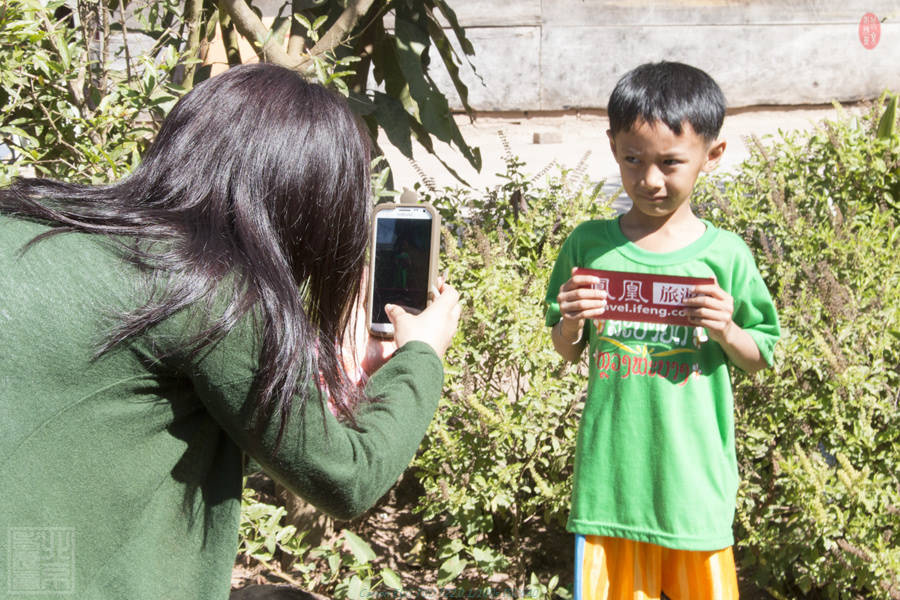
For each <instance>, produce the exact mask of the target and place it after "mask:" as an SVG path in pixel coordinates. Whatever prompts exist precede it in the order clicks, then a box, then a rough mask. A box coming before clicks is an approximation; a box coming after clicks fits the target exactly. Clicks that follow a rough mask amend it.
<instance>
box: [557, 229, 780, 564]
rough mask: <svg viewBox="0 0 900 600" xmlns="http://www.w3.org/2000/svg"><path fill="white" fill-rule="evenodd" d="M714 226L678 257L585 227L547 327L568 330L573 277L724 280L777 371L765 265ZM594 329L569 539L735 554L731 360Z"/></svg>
mask: <svg viewBox="0 0 900 600" xmlns="http://www.w3.org/2000/svg"><path fill="white" fill-rule="evenodd" d="M705 223H706V232H705V233H704V234H703V236H702V237H701V238H700V239H698V240H696V241H695V242H693V243H692V244H690V245H688V246H687V247H685V248H682V249H680V250H677V251H675V252H668V253H656V252H649V251H647V250H644V249H642V248H640V247H638V246H637V245H635V244H633V243H632V242H630V241H629V240H628V239H627V238H626V237H625V236H624V235H623V234H622V231H621V229H620V227H619V222H618V220H608V221H588V222H587V223H583V224H581V225H579V226H578V227H576V228H575V230H574V231H573V232H572V234H571V235H570V236H569V238H568V239H567V240H566V242H565V243H564V244H563V247H562V249H561V250H560V253H559V258H557V262H556V265H555V266H554V269H553V274H552V275H551V278H550V283H549V285H548V287H547V296H546V300H547V304H548V310H547V314H546V320H547V325H553V324H555V323H556V322H558V321H559V320H560V318H561V315H560V312H559V305H558V304H557V301H556V296H557V294H558V293H559V288H560V286H561V285H562V284H563V283H565V282H566V281H567V280H568V279H569V277H570V276H571V272H572V267H588V268H594V269H606V270H610V271H625V272H632V273H655V274H665V275H683V276H690V277H715V278H716V281H718V283H719V285H720V286H721V287H722V289H724V290H725V291H726V292H728V293H729V294H731V295H732V296H733V297H734V315H733V318H734V321H735V323H737V324H738V325H739V326H740V327H741V328H743V329H744V330H745V331H747V332H748V333H749V334H750V336H751V337H752V338H753V340H754V341H755V342H756V344H757V346H758V347H759V350H760V352H761V353H762V356H763V357H764V358H765V360H766V362H768V363H770V364H771V362H772V352H773V348H774V346H775V342H776V340H777V339H778V336H779V327H778V315H777V314H776V312H775V307H774V305H773V304H772V299H771V297H770V295H769V291H768V290H767V289H766V285H765V283H764V282H763V280H762V277H760V274H759V271H758V270H757V268H756V263H755V262H754V261H753V256H752V255H751V254H750V250H749V248H747V245H746V244H745V243H744V242H743V241H742V240H741V239H740V238H739V237H738V236H736V235H735V234H733V233H730V232H727V231H722V230H721V229H717V228H715V227H714V226H713V225H712V224H711V223H709V222H705ZM638 292H639V293H640V294H642V295H643V294H646V295H649V294H650V293H651V290H638ZM610 293H611V294H620V293H622V290H610ZM586 328H587V329H588V334H589V338H588V340H589V348H588V352H589V357H588V365H589V380H588V395H587V401H586V403H585V407H584V413H583V414H582V417H581V422H580V424H579V429H578V442H577V446H576V451H575V474H574V490H573V493H572V510H571V513H570V515H569V522H568V528H569V530H570V531H573V532H575V533H581V534H586V535H603V536H612V537H622V538H628V539H633V540H638V541H642V542H650V543H653V544H658V545H660V546H666V547H670V548H678V549H682V550H718V549H720V548H724V547H726V546H730V545H731V544H732V543H733V536H732V531H731V526H732V521H733V519H734V507H735V494H736V493H737V487H738V470H737V460H736V457H735V447H734V411H733V399H732V392H731V375H730V372H729V362H728V359H727V356H726V355H725V352H724V350H722V348H721V346H719V344H718V343H716V342H715V341H713V340H708V341H706V342H703V343H702V344H701V343H699V342H698V341H697V340H696V339H695V337H694V335H693V333H694V332H693V331H692V328H688V327H684V326H674V325H656V324H648V323H632V322H627V321H613V320H608V321H605V322H602V325H601V327H600V329H599V330H598V329H597V328H596V327H594V326H593V325H592V324H590V323H587V324H586Z"/></svg>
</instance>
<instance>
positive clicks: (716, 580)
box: [575, 535, 738, 600]
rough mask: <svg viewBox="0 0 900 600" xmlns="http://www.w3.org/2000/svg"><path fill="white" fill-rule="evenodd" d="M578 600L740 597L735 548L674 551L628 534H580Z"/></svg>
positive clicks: (577, 540) (724, 599)
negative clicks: (708, 550) (634, 538)
mask: <svg viewBox="0 0 900 600" xmlns="http://www.w3.org/2000/svg"><path fill="white" fill-rule="evenodd" d="M575 544H576V545H575V600H660V598H662V597H663V596H662V594H663V593H665V596H666V597H668V598H670V599H671V600H737V598H738V587H737V573H736V571H735V567H734V554H733V553H732V550H731V547H728V548H725V549H723V550H715V551H712V552H699V551H693V550H674V549H671V548H664V547H662V546H657V545H656V544H648V543H645V542H637V541H634V540H626V539H623V538H613V537H601V536H593V535H587V536H582V535H577V536H576V537H575Z"/></svg>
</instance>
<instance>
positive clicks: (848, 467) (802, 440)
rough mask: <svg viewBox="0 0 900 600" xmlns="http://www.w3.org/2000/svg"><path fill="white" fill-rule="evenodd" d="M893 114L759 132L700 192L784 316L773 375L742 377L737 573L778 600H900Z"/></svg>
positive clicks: (898, 145)
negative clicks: (727, 171) (726, 171)
mask: <svg viewBox="0 0 900 600" xmlns="http://www.w3.org/2000/svg"><path fill="white" fill-rule="evenodd" d="M892 102H896V100H895V99H894V100H893V101H892ZM882 105H883V103H882V102H879V103H878V104H876V105H875V106H874V107H873V108H872V110H871V111H869V112H868V113H867V114H864V115H862V116H859V117H854V116H851V115H849V114H842V116H841V117H840V118H838V119H836V120H834V121H826V122H822V123H819V124H818V125H817V126H816V128H815V129H814V130H813V131H812V132H794V133H787V134H782V136H781V137H780V139H773V140H767V141H766V142H763V141H760V140H758V139H753V140H751V144H750V149H751V151H752V153H751V156H750V158H749V159H748V160H747V161H746V162H745V163H744V164H743V165H742V167H741V169H740V170H739V171H738V172H737V173H736V174H734V175H733V176H726V177H721V178H719V179H717V180H714V181H708V182H707V185H706V186H704V187H703V189H702V190H701V191H699V192H698V193H697V194H696V195H695V201H696V203H697V204H698V206H700V207H702V208H703V212H704V213H705V215H706V216H707V217H709V218H710V219H712V220H713V221H715V222H716V223H717V224H718V225H721V226H722V227H724V228H726V229H731V230H733V231H736V232H738V233H741V234H743V236H744V238H745V240H746V241H747V242H748V244H750V246H751V248H752V249H753V251H754V254H755V255H756V258H757V261H758V263H759V265H760V269H761V271H762V273H763V276H764V278H765V280H766V281H767V282H768V284H769V287H770V289H771V291H772V293H773V296H774V299H775V303H776V305H777V307H778V309H779V313H780V318H781V323H782V328H783V337H782V340H781V342H780V343H779V345H778V346H777V350H776V356H775V365H774V368H773V369H770V370H767V371H764V372H762V373H761V374H759V375H757V376H754V377H745V376H741V375H738V377H737V382H738V383H737V398H736V411H737V414H736V424H737V443H738V458H739V461H740V466H741V481H742V485H741V488H740V493H739V498H738V518H737V527H736V531H737V536H738V538H739V542H738V547H739V560H740V570H741V572H742V574H743V575H744V576H745V577H751V578H752V579H753V580H754V581H755V582H756V583H757V584H758V585H759V586H761V587H764V588H767V589H768V590H769V591H770V592H771V593H772V594H773V595H774V596H776V597H779V598H794V597H805V598H892V599H897V598H900V537H898V536H900V479H898V473H900V409H898V400H900V392H898V390H900V261H898V260H897V255H896V252H897V242H898V237H900V220H898V216H900V212H898V200H900V193H898V192H900V135H898V134H897V132H896V129H895V127H894V120H895V115H894V113H893V110H892V109H890V108H889V109H888V110H887V111H885V114H887V116H886V117H882ZM889 107H890V104H889ZM879 118H880V119H879ZM879 125H880V126H879Z"/></svg>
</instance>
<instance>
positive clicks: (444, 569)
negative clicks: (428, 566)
mask: <svg viewBox="0 0 900 600" xmlns="http://www.w3.org/2000/svg"><path fill="white" fill-rule="evenodd" d="M468 564H469V563H468V561H466V560H465V559H464V558H461V557H460V556H459V555H458V554H457V555H455V556H451V557H450V558H448V559H447V560H445V561H444V562H443V563H441V567H440V569H438V580H437V582H438V585H443V584H445V583H447V582H450V581H453V580H454V579H456V578H457V577H459V575H460V573H462V572H463V571H464V570H465V569H466V567H467V566H468Z"/></svg>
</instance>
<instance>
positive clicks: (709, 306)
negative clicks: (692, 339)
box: [684, 283, 739, 344]
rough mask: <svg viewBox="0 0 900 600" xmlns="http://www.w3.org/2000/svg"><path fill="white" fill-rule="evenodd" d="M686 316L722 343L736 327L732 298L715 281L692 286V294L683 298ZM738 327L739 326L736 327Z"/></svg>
mask: <svg viewBox="0 0 900 600" xmlns="http://www.w3.org/2000/svg"><path fill="white" fill-rule="evenodd" d="M684 304H685V305H686V306H690V307H692V308H691V310H690V311H688V318H689V319H690V320H691V322H692V323H694V325H697V326H698V327H705V328H706V331H707V332H709V337H711V338H712V339H714V340H715V341H717V342H719V344H724V343H725V339H726V337H727V335H728V334H730V333H733V329H734V328H736V327H738V326H737V324H736V323H735V322H734V321H733V320H732V318H731V317H732V315H733V314H734V298H732V297H731V295H730V294H729V293H728V292H726V291H725V290H723V289H722V288H721V287H719V284H717V283H706V284H702V285H698V286H696V287H694V295H693V296H692V297H690V298H685V299H684ZM738 329H739V328H738Z"/></svg>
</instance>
